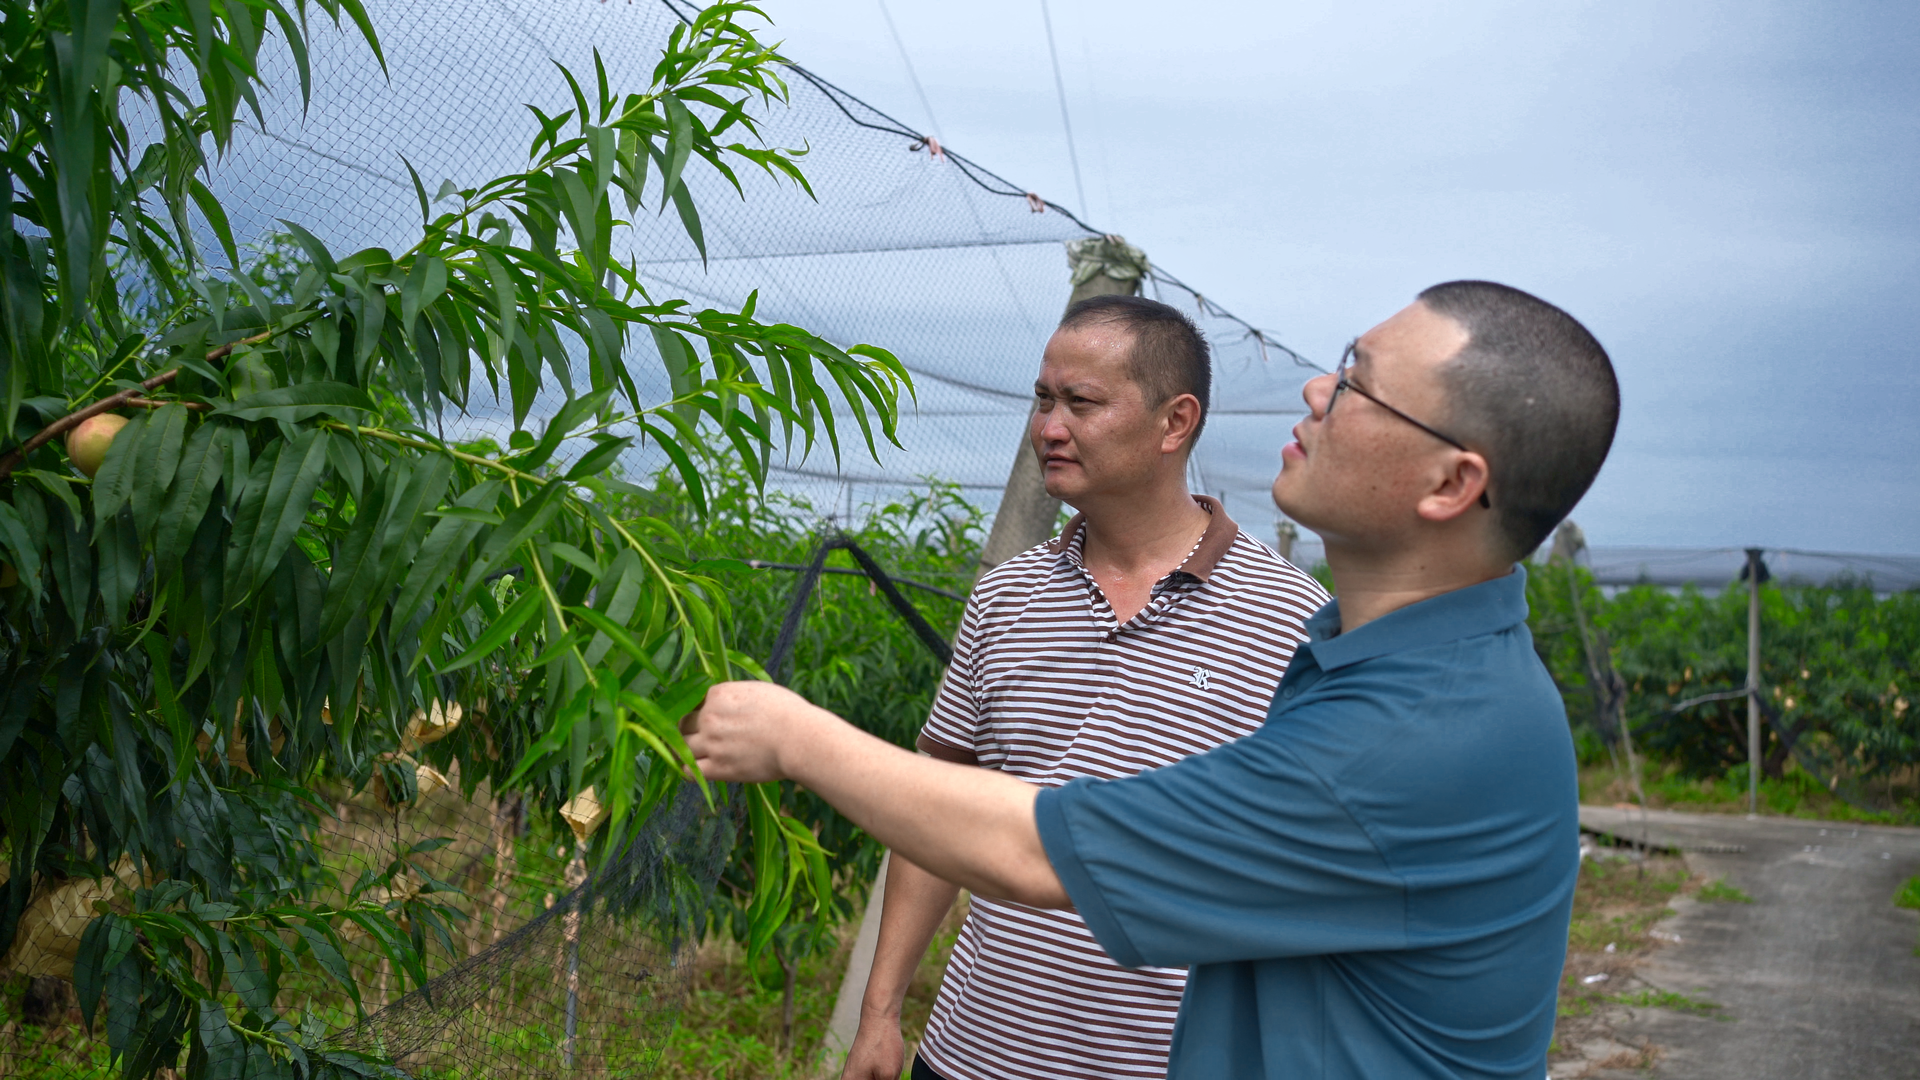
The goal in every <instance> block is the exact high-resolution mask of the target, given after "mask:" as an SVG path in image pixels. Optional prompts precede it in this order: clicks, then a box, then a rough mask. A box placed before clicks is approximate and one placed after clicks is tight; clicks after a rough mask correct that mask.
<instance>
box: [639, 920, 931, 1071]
mask: <svg viewBox="0 0 1920 1080" xmlns="http://www.w3.org/2000/svg"><path fill="white" fill-rule="evenodd" d="M965 917H966V904H965V901H964V900H963V901H962V902H961V903H960V904H956V905H955V906H954V911H953V914H952V915H951V916H949V917H948V919H947V923H946V925H944V926H943V927H941V929H940V932H939V933H938V934H936V935H935V936H934V940H933V944H932V945H931V946H930V947H929V948H928V950H927V958H926V960H925V961H923V962H922V963H921V965H920V970H919V971H918V972H917V973H916V974H915V975H914V979H913V983H912V985H911V986H910V987H909V988H908V991H907V1000H906V1004H905V1007H904V1008H903V1009H902V1011H901V1025H900V1026H901V1029H902V1031H903V1033H904V1034H905V1036H906V1039H907V1058H908V1060H909V1061H911V1060H912V1057H913V1047H914V1046H915V1044H917V1043H918V1042H919V1041H920V1037H921V1035H922V1034H923V1033H924V1032H925V1031H926V1026H927V1020H928V1018H929V1017H930V1016H931V1015H932V1013H933V999H934V995H935V994H936V993H937V992H938V990H939V987H940V973H941V972H943V971H945V970H946V966H947V958H948V957H949V956H950V955H951V954H952V952H953V944H954V941H955V940H956V939H957V938H958V937H959V934H960V924H961V922H962V921H963V920H964V919H965ZM857 927H858V923H857V921H856V922H854V923H849V924H848V925H847V927H846V928H845V933H844V935H843V936H844V938H845V941H844V942H843V944H842V945H841V947H840V948H839V949H838V950H837V951H836V952H834V953H832V954H831V955H822V956H818V957H815V958H813V959H810V960H803V961H802V962H801V964H800V969H799V973H798V975H797V976H796V977H795V980H794V995H793V997H794V1025H793V1027H794V1039H793V1047H792V1049H791V1050H789V1051H785V1052H783V1051H782V1049H781V1047H780V1028H781V1022H780V1020H781V1018H780V1007H781V984H780V982H779V981H778V980H776V979H771V978H769V979H766V980H764V981H763V980H760V979H756V978H754V976H753V973H752V972H751V971H749V970H748V967H747V963H746V957H745V956H744V955H743V954H742V953H741V951H740V949H739V948H738V947H737V946H734V945H733V944H731V943H714V944H710V945H709V946H707V947H706V948H704V949H703V950H701V955H700V958H699V959H698V961H696V963H697V964H698V965H699V966H698V968H697V969H696V972H695V974H694V986H693V993H692V995H691V996H690V997H689V998H688V1000H687V1003H686V1006H685V1007H684V1008H683V1009H682V1010H681V1013H680V1022H679V1025H678V1026H677V1027H675V1029H674V1032H673V1037H672V1039H670V1040H669V1041H668V1043H667V1051H666V1054H665V1055H664V1056H663V1057H662V1059H661V1062H660V1068H659V1071H658V1072H657V1073H655V1074H654V1075H655V1076H656V1077H657V1078H658V1080H801V1078H807V1077H813V1076H816V1075H818V1074H819V1065H820V1060H821V1053H822V1050H823V1040H824V1038H825V1037H826V1032H827V1024H828V1022H829V1021H830V1020H831V1019H832V1013H833V1002H834V997H835V996H836V995H837V994H838V993H839V990H840V979H841V977H842V975H843V974H844V973H845V971H846V967H847V956H848V953H849V952H850V951H851V945H852V940H853V933H854V931H855V930H856V929H857ZM902 1075H903V1076H904V1075H905V1074H902Z"/></svg>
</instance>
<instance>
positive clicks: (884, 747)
mask: <svg viewBox="0 0 1920 1080" xmlns="http://www.w3.org/2000/svg"><path fill="white" fill-rule="evenodd" d="M681 727H682V730H684V731H685V732H686V734H687V745H688V746H689V747H691V748H692V750H693V754H694V758H695V761H696V763H697V764H698V765H699V767H700V771H701V773H703V774H704V775H705V776H706V777H707V779H709V780H721V781H736V782H743V783H751V782H758V781H765V780H792V781H795V782H796V783H798V784H800V785H801V786H803V787H806V788H807V789H809V790H811V791H812V792H813V793H814V794H816V795H818V796H820V797H821V798H823V799H825V800H827V802H829V803H831V804H832V805H833V806H834V808H835V809H837V810H839V811H840V812H841V813H843V814H845V815H846V816H847V817H848V818H849V819H851V820H852V821H853V823H854V824H856V825H858V826H860V827H861V828H863V829H865V830H866V831H867V832H868V833H870V834H871V835H872V836H873V837H874V838H875V839H876V840H879V841H880V842H881V843H882V844H885V845H886V846H887V847H889V848H892V849H893V850H895V851H897V852H899V853H900V854H901V855H903V856H905V857H906V858H907V859H909V860H911V861H912V862H913V863H914V864H916V865H918V866H920V867H921V868H923V869H925V870H927V871H929V872H930V873H932V874H934V875H936V876H938V877H941V878H944V879H946V880H947V881H951V882H953V883H954V884H956V885H959V886H961V887H963V888H967V889H971V890H972V891H973V892H976V893H978V894H980V895H982V896H989V897H997V898H1000V899H1003V900H1012V901H1016V902H1018V903H1022V904H1029V905H1032V906H1034V907H1050V908H1063V907H1070V906H1071V901H1069V900H1068V899H1067V892H1066V889H1065V888H1063V887H1062V886H1061V884H1060V877H1059V875H1057V874H1056V873H1054V870H1053V865H1052V864H1051V863H1049V862H1048V861H1047V852H1046V849H1045V848H1044V847H1042V846H1041V843H1040V830H1039V828H1038V826H1037V825H1036V824H1035V823H1034V817H1033V803H1034V800H1035V798H1037V797H1038V796H1039V793H1040V789H1039V788H1038V787H1035V786H1034V785H1032V784H1029V783H1026V782H1025V781H1022V780H1017V779H1015V778H1013V777H1011V776H1008V775H1006V774H1005V773H1002V772H996V771H994V770H991V769H979V768H972V767H969V766H966V765H954V764H950V763H948V762H944V761H936V760H934V759H932V758H928V757H924V756H921V755H918V754H914V753H911V752H909V751H906V750H902V749H900V748H899V747H897V746H893V745H890V744H888V743H886V742H883V741H882V740H880V739H876V738H874V737H873V736H871V735H868V734H867V733H865V732H863V731H861V730H859V729H858V728H856V727H854V726H853V725H851V724H848V723H847V722H846V721H844V720H841V719H840V718H839V717H837V716H835V715H833V714H832V713H830V712H828V711H826V710H825V709H822V708H819V707H817V706H815V705H812V704H810V703H808V702H807V700H806V699H804V698H802V697H800V696H799V695H798V694H795V693H793V692H792V691H790V690H787V689H785V688H783V687H779V686H774V685H773V684H771V683H756V682H736V683H722V684H721V685H719V686H716V687H714V688H713V689H712V690H710V691H708V693H707V700H706V702H705V703H704V704H703V705H701V707H700V708H699V709H698V710H696V711H695V712H693V713H692V714H691V715H689V716H688V717H687V718H686V720H685V721H683V723H682V725H681Z"/></svg>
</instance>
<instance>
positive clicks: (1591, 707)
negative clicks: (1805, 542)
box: [1528, 563, 1920, 805]
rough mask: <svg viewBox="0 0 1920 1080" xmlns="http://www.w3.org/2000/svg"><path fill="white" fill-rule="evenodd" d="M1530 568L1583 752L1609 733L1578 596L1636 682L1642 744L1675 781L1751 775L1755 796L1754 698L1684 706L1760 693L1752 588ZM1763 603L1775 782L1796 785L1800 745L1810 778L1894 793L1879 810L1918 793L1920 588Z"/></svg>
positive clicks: (1631, 704)
mask: <svg viewBox="0 0 1920 1080" xmlns="http://www.w3.org/2000/svg"><path fill="white" fill-rule="evenodd" d="M1529 573H1530V575H1531V577H1530V580H1529V583H1528V590H1529V593H1528V599H1529V601H1530V603H1531V604H1532V609H1533V615H1532V628H1533V632H1534V639H1535V643H1536V647H1537V648H1538V649H1539V650H1540V652H1541V655H1542V657H1543V659H1545V660H1546V662H1547V665H1548V668H1549V670H1550V671H1551V672H1552V673H1553V676H1554V680H1555V681H1556V682H1557V683H1558V684H1559V685H1560V687H1561V689H1562V691H1563V692H1564V694H1565V695H1566V700H1567V714H1568V716H1569V718H1571V720H1572V721H1573V723H1574V726H1575V730H1576V732H1577V733H1579V734H1580V736H1581V738H1582V743H1583V754H1584V755H1585V756H1587V757H1589V758H1591V757H1593V756H1595V755H1604V754H1605V752H1606V751H1605V745H1604V743H1605V736H1606V732H1605V730H1604V724H1596V722H1595V716H1596V703H1595V698H1594V695H1593V694H1592V683H1591V679H1590V678H1589V674H1588V667H1587V663H1586V657H1585V654H1584V652H1583V646H1582V642H1581V637H1580V634H1579V631H1578V627H1577V620H1576V618H1575V615H1574V612H1573V593H1574V590H1578V592H1579V595H1580V598H1581V603H1582V606H1583V607H1584V610H1585V614H1586V617H1587V618H1588V620H1589V621H1590V623H1591V626H1592V629H1593V631H1595V632H1596V639H1598V638H1600V637H1604V640H1605V643H1606V645H1607V646H1608V647H1609V654H1610V656H1611V658H1612V662H1613V666H1614V668H1615V670H1616V671H1618V673H1619V675H1620V677H1621V679H1622V681H1623V682H1624V684H1625V688H1626V699H1625V710H1624V711H1625V718H1626V720H1627V722H1628V723H1629V724H1631V725H1632V731H1633V735H1634V738H1635V740H1636V743H1637V745H1639V746H1640V747H1642V748H1643V749H1644V750H1645V752H1646V753H1647V754H1648V755H1649V756H1650V757H1652V758H1654V759H1655V761H1656V763H1657V764H1659V765H1661V766H1664V767H1665V769H1666V771H1668V772H1670V773H1671V774H1672V775H1673V776H1675V777H1678V778H1680V779H1684V780H1688V781H1696V780H1715V779H1720V778H1724V777H1727V776H1729V775H1730V774H1733V773H1736V772H1737V773H1738V774H1739V777H1740V779H1741V780H1742V784H1741V787H1742V788H1743V789H1744V776H1745V768H1746V761H1747V735H1746V731H1747V704H1746V700H1745V699H1744V698H1739V697H1735V698H1730V699H1726V700H1721V701H1711V702H1704V703H1701V704H1697V705H1693V706H1691V707H1688V708H1685V709H1680V710H1678V711H1675V709H1674V706H1676V705H1679V704H1681V703H1683V702H1686V701H1688V700H1690V699H1694V698H1698V697H1703V696H1706V695H1709V694H1714V693H1722V692H1730V691H1738V690H1740V689H1741V688H1742V687H1743V686H1744V685H1745V684H1746V678H1747V603H1748V596H1747V589H1746V586H1745V585H1744V584H1743V583H1738V582H1736V583H1732V584H1731V585H1730V587H1728V588H1726V589H1724V590H1721V591H1720V592H1718V593H1706V592H1702V591H1700V590H1698V589H1693V588H1686V589H1682V590H1678V591H1669V590H1666V589H1662V588H1659V587H1656V586H1652V585H1640V586H1634V587H1631V588H1626V589H1620V590H1618V591H1616V592H1614V593H1613V594H1612V595H1610V596H1609V595H1606V594H1605V593H1603V592H1602V590H1600V589H1599V588H1597V587H1596V586H1594V585H1593V583H1592V580H1591V577H1590V575H1588V574H1587V572H1586V571H1585V570H1584V569H1581V568H1578V567H1569V566H1567V565H1566V564H1564V563H1556V564H1550V565H1537V566H1533V567H1530V568H1529ZM1760 598H1761V617H1760V618H1761V636H1760V640H1761V675H1760V681H1761V685H1762V687H1763V690H1764V698H1763V701H1764V705H1763V709H1764V711H1765V713H1766V716H1767V720H1768V723H1767V725H1766V728H1765V731H1764V735H1763V738H1764V742H1763V753H1764V762H1763V768H1764V775H1765V776H1766V777H1768V778H1769V779H1772V780H1775V781H1780V782H1782V783H1785V782H1788V780H1789V777H1790V774H1792V773H1794V772H1795V765H1796V760H1795V754H1794V752H1793V751H1794V748H1795V747H1797V748H1798V749H1799V751H1800V753H1799V755H1798V758H1799V760H1798V765H1799V766H1800V767H1801V769H1802V770H1804V769H1806V768H1807V767H1809V766H1811V767H1812V769H1813V770H1814V772H1815V773H1816V774H1818V781H1819V783H1821V784H1823V785H1828V786H1829V788H1830V789H1832V788H1838V789H1840V790H1842V791H1843V792H1855V793H1858V794H1857V795H1856V797H1868V796H1869V795H1870V793H1873V792H1881V793H1884V794H1883V795H1882V796H1881V797H1880V798H1878V799H1876V800H1875V801H1876V802H1879V803H1882V805H1886V804H1888V803H1890V802H1897V801H1899V799H1901V798H1902V797H1906V798H1911V797H1912V795H1913V794H1916V793H1915V792H1912V791H1910V790H1909V789H1911V788H1912V787H1913V786H1914V781H1915V771H1914V770H1915V768H1916V766H1920V715H1916V710H1915V707H1914V706H1915V705H1916V704H1920V701H1916V695H1915V686H1916V666H1920V593H1916V592H1913V591H1908V592H1901V593H1893V594H1890V595H1877V594H1876V593H1875V592H1874V591H1873V589H1872V587H1871V585H1870V584H1869V583H1866V582H1858V583H1839V584H1835V585H1806V584H1796V583H1790V582H1789V583H1768V584H1764V585H1762V586H1761V589H1760ZM1783 732H1784V733H1785V736H1786V737H1785V738H1783V737H1782V733H1783ZM1790 744H1791V745H1790Z"/></svg>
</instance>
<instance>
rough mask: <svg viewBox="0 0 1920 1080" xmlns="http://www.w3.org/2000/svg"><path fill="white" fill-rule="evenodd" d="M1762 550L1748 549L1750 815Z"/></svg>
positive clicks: (1755, 804) (1755, 796) (1756, 772)
mask: <svg viewBox="0 0 1920 1080" xmlns="http://www.w3.org/2000/svg"><path fill="white" fill-rule="evenodd" d="M1761 554H1762V552H1761V549H1759V548H1748V549H1747V571H1746V573H1745V574H1744V575H1742V576H1744V577H1745V578H1746V579H1747V813H1749V814H1758V813H1759V812H1760V765H1761V757H1760V583H1761V582H1762V581H1765V580H1766V578H1767V564H1766V563H1764V562H1761V561H1760V556H1761Z"/></svg>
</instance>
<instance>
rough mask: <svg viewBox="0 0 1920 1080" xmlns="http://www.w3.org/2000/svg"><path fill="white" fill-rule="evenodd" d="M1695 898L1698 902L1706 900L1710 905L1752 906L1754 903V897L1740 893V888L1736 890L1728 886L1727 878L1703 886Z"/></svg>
mask: <svg viewBox="0 0 1920 1080" xmlns="http://www.w3.org/2000/svg"><path fill="white" fill-rule="evenodd" d="M1693 896H1694V899H1696V900H1705V901H1707V902H1709V903H1718V904H1751V903H1753V897H1751V896H1748V895H1747V894H1746V893H1744V892H1742V891H1740V890H1739V889H1738V888H1735V887H1734V886H1732V885H1729V884H1727V879H1726V878H1715V879H1713V880H1712V881H1709V882H1707V883H1706V884H1705V885H1703V886H1701V887H1700V891H1699V892H1697V893H1694V894H1693Z"/></svg>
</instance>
